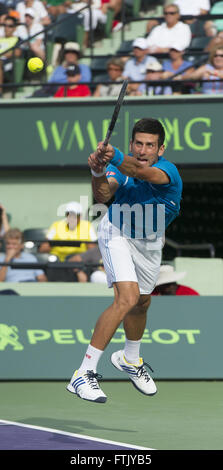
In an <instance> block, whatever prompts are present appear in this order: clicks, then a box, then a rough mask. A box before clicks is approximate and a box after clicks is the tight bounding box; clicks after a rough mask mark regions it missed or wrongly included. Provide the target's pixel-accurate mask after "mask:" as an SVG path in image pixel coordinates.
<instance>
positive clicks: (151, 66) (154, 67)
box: [146, 61, 163, 72]
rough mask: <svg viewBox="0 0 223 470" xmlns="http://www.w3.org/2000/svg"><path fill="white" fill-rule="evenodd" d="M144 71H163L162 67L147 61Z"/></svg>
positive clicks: (157, 63)
mask: <svg viewBox="0 0 223 470" xmlns="http://www.w3.org/2000/svg"><path fill="white" fill-rule="evenodd" d="M146 70H147V71H148V70H152V71H153V72H160V71H161V70H163V67H162V65H161V64H160V63H159V62H150V61H148V62H147V64H146Z"/></svg>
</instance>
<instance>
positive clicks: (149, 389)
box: [111, 351, 157, 395]
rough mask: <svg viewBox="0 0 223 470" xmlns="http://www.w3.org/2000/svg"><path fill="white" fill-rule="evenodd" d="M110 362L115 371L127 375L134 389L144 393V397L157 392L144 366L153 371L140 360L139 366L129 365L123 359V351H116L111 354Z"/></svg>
mask: <svg viewBox="0 0 223 470" xmlns="http://www.w3.org/2000/svg"><path fill="white" fill-rule="evenodd" d="M111 362H112V364H113V366H115V367H116V369H118V370H120V371H122V372H126V373H127V374H128V376H129V378H130V380H131V381H132V383H133V385H134V387H136V388H137V390H139V392H141V393H144V395H155V393H156V392H157V388H156V385H155V383H154V381H153V379H152V377H151V376H150V375H149V373H148V372H147V370H146V367H145V366H147V367H149V369H150V370H151V371H152V372H153V369H152V368H151V367H150V365H149V364H147V363H146V362H144V361H143V359H142V358H140V362H139V364H130V363H129V362H127V361H126V359H125V356H124V351H117V352H115V353H113V354H112V356H111Z"/></svg>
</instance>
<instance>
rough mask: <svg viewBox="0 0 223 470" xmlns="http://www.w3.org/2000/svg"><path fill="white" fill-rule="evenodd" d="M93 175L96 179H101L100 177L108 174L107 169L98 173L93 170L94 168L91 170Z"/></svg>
mask: <svg viewBox="0 0 223 470" xmlns="http://www.w3.org/2000/svg"><path fill="white" fill-rule="evenodd" d="M91 174H92V175H93V176H94V177H95V178H100V176H104V175H105V174H106V167H105V166H104V168H103V171H101V172H100V173H96V171H94V170H92V168H91Z"/></svg>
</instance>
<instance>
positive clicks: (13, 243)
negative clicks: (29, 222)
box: [0, 228, 47, 282]
mask: <svg viewBox="0 0 223 470" xmlns="http://www.w3.org/2000/svg"><path fill="white" fill-rule="evenodd" d="M4 241H5V253H2V254H0V262H1V263H11V262H13V263H37V259H36V257H35V256H34V255H33V254H30V253H25V252H24V251H23V248H24V238H23V233H22V232H21V231H20V230H19V229H17V228H15V229H9V230H8V231H7V232H6V234H5V236H4ZM36 281H38V282H45V281H47V277H46V275H45V274H44V272H43V271H42V270H41V269H38V268H37V269H34V268H31V269H25V268H21V269H13V268H11V267H10V266H0V282H36Z"/></svg>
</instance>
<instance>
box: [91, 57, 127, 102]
mask: <svg viewBox="0 0 223 470" xmlns="http://www.w3.org/2000/svg"><path fill="white" fill-rule="evenodd" d="M123 70H124V63H123V61H122V60H121V59H119V58H118V57H113V58H112V59H110V60H109V61H108V63H107V73H108V80H107V81H108V82H117V84H116V83H108V84H99V85H97V87H96V90H95V92H94V96H118V95H119V92H120V90H121V87H122V82H123V80H124V77H123V75H122V74H123Z"/></svg>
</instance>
